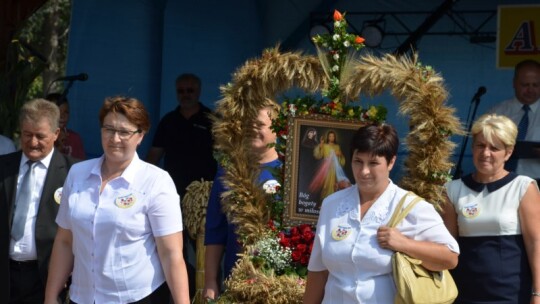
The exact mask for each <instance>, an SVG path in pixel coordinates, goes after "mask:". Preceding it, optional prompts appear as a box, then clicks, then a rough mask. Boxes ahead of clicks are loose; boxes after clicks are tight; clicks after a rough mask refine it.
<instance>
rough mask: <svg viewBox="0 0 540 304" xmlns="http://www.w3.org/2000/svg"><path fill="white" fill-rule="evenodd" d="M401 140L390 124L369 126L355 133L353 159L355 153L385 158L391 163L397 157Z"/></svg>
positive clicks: (352, 150) (352, 145)
mask: <svg viewBox="0 0 540 304" xmlns="http://www.w3.org/2000/svg"><path fill="white" fill-rule="evenodd" d="M398 147H399V138H398V135H397V132H396V129H395V128H394V127H393V126H391V125H388V124H368V125H365V126H362V127H360V128H359V129H358V130H357V131H356V133H354V136H353V139H352V141H351V148H350V149H351V150H350V152H351V157H353V156H354V153H355V152H360V153H366V152H367V153H371V154H372V155H376V156H383V157H384V158H386V161H387V162H390V161H391V160H392V158H393V157H394V156H396V155H397V151H398Z"/></svg>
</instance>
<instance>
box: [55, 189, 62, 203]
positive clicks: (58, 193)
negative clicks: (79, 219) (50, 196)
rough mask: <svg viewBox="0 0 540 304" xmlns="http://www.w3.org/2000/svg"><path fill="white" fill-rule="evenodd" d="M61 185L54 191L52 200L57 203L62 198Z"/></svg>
mask: <svg viewBox="0 0 540 304" xmlns="http://www.w3.org/2000/svg"><path fill="white" fill-rule="evenodd" d="M62 189H63V188H62V187H60V188H58V189H56V191H54V201H55V202H56V203H57V204H60V201H61V200H62Z"/></svg>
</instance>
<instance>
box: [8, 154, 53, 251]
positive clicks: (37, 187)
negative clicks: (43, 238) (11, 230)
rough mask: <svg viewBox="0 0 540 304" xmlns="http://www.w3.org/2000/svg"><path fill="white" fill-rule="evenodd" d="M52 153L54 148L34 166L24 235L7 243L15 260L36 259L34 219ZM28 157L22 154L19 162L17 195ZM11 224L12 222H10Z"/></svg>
mask: <svg viewBox="0 0 540 304" xmlns="http://www.w3.org/2000/svg"><path fill="white" fill-rule="evenodd" d="M53 153H54V148H53V149H52V150H51V152H50V153H49V154H48V155H47V156H45V158H43V159H42V160H40V161H38V162H37V164H36V166H35V167H34V174H35V179H34V182H35V184H34V185H33V187H32V189H34V191H32V195H31V200H30V205H29V206H28V213H27V214H26V224H25V227H24V236H23V237H22V238H21V239H20V240H19V241H15V240H14V239H13V238H11V241H10V243H9V257H10V258H11V259H12V260H16V261H29V260H37V251H36V220H37V213H38V209H39V202H40V200H41V193H42V192H43V185H44V184H45V178H46V177H47V170H48V169H49V165H50V164H51V158H52V155H53ZM27 161H28V157H26V155H24V153H23V154H22V157H21V163H20V164H19V176H18V177H17V195H18V194H19V189H20V185H21V182H22V179H23V177H24V175H25V174H26V171H28V170H29V169H30V167H29V166H28V165H27V164H26V162H27ZM12 224H13V223H12Z"/></svg>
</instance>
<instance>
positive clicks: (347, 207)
mask: <svg viewBox="0 0 540 304" xmlns="http://www.w3.org/2000/svg"><path fill="white" fill-rule="evenodd" d="M351 210H353V206H351V204H348V203H345V202H341V203H340V204H339V206H338V207H337V210H336V216H337V217H342V216H344V215H345V214H347V213H349V212H350V211H351Z"/></svg>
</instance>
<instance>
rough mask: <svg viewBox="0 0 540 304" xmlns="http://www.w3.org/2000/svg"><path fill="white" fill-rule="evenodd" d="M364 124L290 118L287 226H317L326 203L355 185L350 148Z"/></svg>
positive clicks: (319, 117)
mask: <svg viewBox="0 0 540 304" xmlns="http://www.w3.org/2000/svg"><path fill="white" fill-rule="evenodd" d="M364 124H365V123H364V122H362V121H360V120H345V119H338V118H335V117H332V116H330V115H306V116H298V117H292V118H289V120H288V129H289V133H288V137H287V146H286V159H285V178H284V184H285V187H284V189H283V190H284V191H283V195H284V196H285V210H284V217H283V218H284V222H285V223H286V224H287V225H290V226H293V225H299V224H316V223H317V219H318V217H319V208H320V204H321V203H322V200H323V199H324V198H325V197H327V196H328V195H330V194H331V193H333V192H335V191H337V190H340V189H343V188H346V187H348V186H350V185H352V184H354V178H353V175H352V171H351V166H350V158H351V156H350V151H349V150H350V148H349V147H350V142H351V139H352V137H353V135H354V132H355V131H356V130H358V128H360V127H361V126H363V125H364ZM313 133H315V134H313ZM332 133H333V138H334V139H333V140H332V135H331V134H332ZM311 135H315V137H312V136H311Z"/></svg>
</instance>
